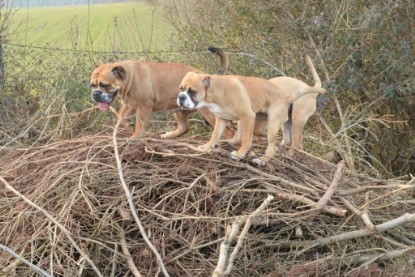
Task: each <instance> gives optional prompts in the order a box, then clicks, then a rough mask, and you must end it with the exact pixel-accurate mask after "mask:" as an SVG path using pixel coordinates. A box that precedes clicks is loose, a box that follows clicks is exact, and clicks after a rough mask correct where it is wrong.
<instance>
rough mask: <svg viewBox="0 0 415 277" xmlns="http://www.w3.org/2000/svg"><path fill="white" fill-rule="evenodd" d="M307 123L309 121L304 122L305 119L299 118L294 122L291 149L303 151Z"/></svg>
mask: <svg viewBox="0 0 415 277" xmlns="http://www.w3.org/2000/svg"><path fill="white" fill-rule="evenodd" d="M306 123H307V119H305V120H304V118H299V119H297V120H296V121H293V126H292V130H291V136H292V144H291V148H293V149H302V144H303V139H304V136H303V129H304V126H305V124H306Z"/></svg>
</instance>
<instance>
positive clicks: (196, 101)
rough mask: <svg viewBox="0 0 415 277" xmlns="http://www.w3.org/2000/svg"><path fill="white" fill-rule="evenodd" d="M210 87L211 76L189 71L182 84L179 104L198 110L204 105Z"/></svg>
mask: <svg viewBox="0 0 415 277" xmlns="http://www.w3.org/2000/svg"><path fill="white" fill-rule="evenodd" d="M209 87H210V76H209V75H206V74H198V73H194V72H189V73H187V74H186V76H184V78H183V80H182V82H181V84H180V93H179V96H178V97H177V105H179V107H181V108H182V109H188V110H196V109H198V108H201V107H202V106H203V102H204V101H205V100H206V96H207V90H208V88H209Z"/></svg>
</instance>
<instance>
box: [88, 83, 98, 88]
mask: <svg viewBox="0 0 415 277" xmlns="http://www.w3.org/2000/svg"><path fill="white" fill-rule="evenodd" d="M89 87H90V88H97V86H96V85H95V84H89Z"/></svg>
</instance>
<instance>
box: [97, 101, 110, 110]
mask: <svg viewBox="0 0 415 277" xmlns="http://www.w3.org/2000/svg"><path fill="white" fill-rule="evenodd" d="M109 108H110V105H108V103H99V110H100V111H101V112H105V111H107V110H108V109H109Z"/></svg>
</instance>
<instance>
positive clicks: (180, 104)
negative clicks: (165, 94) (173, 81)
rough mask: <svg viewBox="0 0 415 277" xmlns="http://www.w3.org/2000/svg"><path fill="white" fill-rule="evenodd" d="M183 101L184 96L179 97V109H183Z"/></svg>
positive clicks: (184, 99)
mask: <svg viewBox="0 0 415 277" xmlns="http://www.w3.org/2000/svg"><path fill="white" fill-rule="evenodd" d="M185 101H186V95H184V94H181V95H179V106H180V107H183V105H184V102H185Z"/></svg>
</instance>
